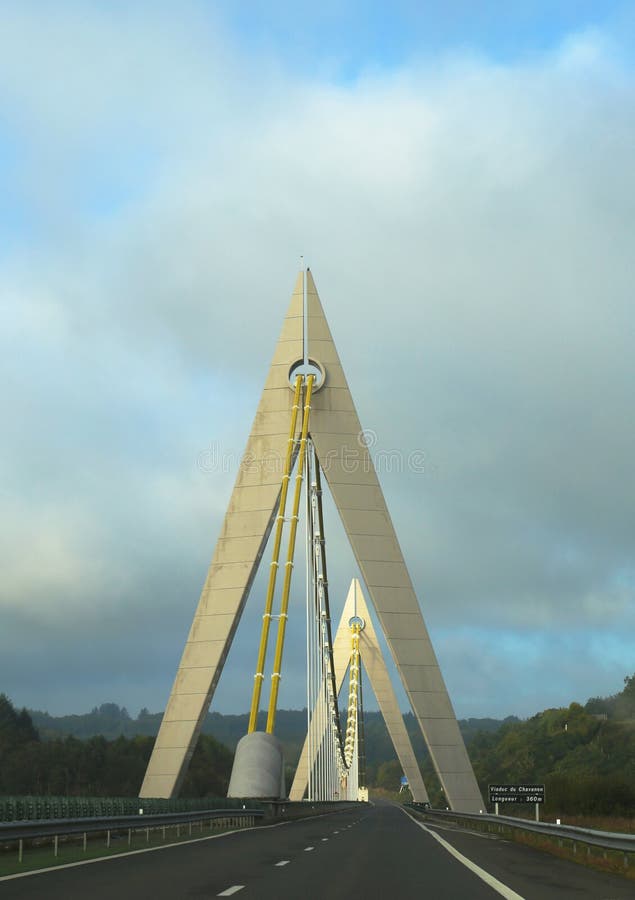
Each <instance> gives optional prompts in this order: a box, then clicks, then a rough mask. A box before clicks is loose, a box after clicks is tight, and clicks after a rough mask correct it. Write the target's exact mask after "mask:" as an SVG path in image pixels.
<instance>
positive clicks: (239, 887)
mask: <svg viewBox="0 0 635 900" xmlns="http://www.w3.org/2000/svg"><path fill="white" fill-rule="evenodd" d="M244 886H245V885H244V884H232V886H231V887H228V888H227V890H226V891H221V892H220V894H216V896H217V897H231V896H232V894H237V893H238V891H242V889H243V888H244Z"/></svg>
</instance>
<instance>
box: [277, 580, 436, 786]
mask: <svg viewBox="0 0 635 900" xmlns="http://www.w3.org/2000/svg"><path fill="white" fill-rule="evenodd" d="M354 616H358V617H359V618H361V619H362V620H363V622H364V627H363V628H362V630H361V633H360V642H359V646H360V656H361V660H362V664H363V666H364V668H365V670H366V674H367V676H368V679H369V681H370V684H371V687H372V689H373V692H374V694H375V697H376V698H377V703H378V704H379V709H380V711H381V714H382V716H383V719H384V722H385V723H386V728H387V729H388V734H389V735H390V739H391V741H392V743H393V747H394V748H395V753H396V754H397V757H398V759H399V762H400V763H401V766H402V768H403V771H404V775H405V776H406V777H407V779H408V784H409V785H410V790H411V792H412V797H413V800H415V801H416V802H417V803H428V802H429V798H428V792H427V790H426V786H425V784H424V782H423V778H422V776H421V771H420V769H419V765H418V763H417V759H416V757H415V754H414V750H413V749H412V744H411V742H410V738H409V736H408V732H407V731H406V726H405V724H404V720H403V716H402V714H401V710H400V709H399V703H398V701H397V697H396V695H395V691H394V689H393V686H392V682H391V680H390V675H389V674H388V669H387V667H386V662H385V660H384V656H383V653H382V652H381V647H380V646H379V642H378V640H377V634H376V633H375V629H374V627H373V623H372V621H371V618H370V614H369V612H368V607H367V605H366V600H365V598H364V594H363V592H362V588H361V585H360V583H359V581H358V580H357V578H353V580H352V581H351V586H350V588H349V591H348V596H347V598H346V603H345V604H344V610H343V611H342V617H341V619H340V623H339V625H338V627H337V633H336V635H335V640H334V641H333V661H334V665H335V680H336V685H337V690H338V693H339V691H340V689H341V687H342V683H343V681H344V677H345V675H346V669H347V667H348V663H349V660H350V649H351V648H350V625H349V623H350V620H351V619H352V618H353V617H354ZM314 719H316V720H317V717H314ZM321 737H322V735H319V736H318V740H317V741H315V740H314V741H312V742H311V744H312V746H314V747H315V746H318V745H319V743H320V739H321ZM308 747H309V740H308V735H307V738H306V739H305V741H304V746H303V748H302V753H301V754H300V760H299V762H298V767H297V769H296V773H295V778H294V779H293V784H292V786H291V791H290V794H289V799H290V800H302V798H303V796H304V794H305V791H306V788H307V782H308V771H309V769H308V767H309V759H308ZM314 762H315V760H311V761H310V764H311V766H313V764H314Z"/></svg>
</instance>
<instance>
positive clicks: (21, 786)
mask: <svg viewBox="0 0 635 900" xmlns="http://www.w3.org/2000/svg"><path fill="white" fill-rule="evenodd" d="M110 712H111V714H112V713H113V710H111V711H110ZM70 718H75V717H70ZM76 718H81V717H76ZM153 744H154V740H153V738H152V737H149V736H143V735H137V736H135V737H117V738H115V739H114V740H106V738H105V737H103V736H102V735H94V736H92V737H87V738H86V739H85V740H78V739H77V738H76V737H72V736H70V735H60V734H58V735H57V736H52V737H50V738H49V740H45V741H43V740H41V738H40V735H39V734H38V731H37V729H36V728H35V727H34V724H33V721H32V719H31V716H30V715H29V713H28V710H26V709H23V710H21V711H18V710H17V709H16V708H15V707H14V706H13V704H12V703H11V701H10V699H9V698H8V697H7V696H6V695H5V694H0V760H1V765H0V795H11V794H20V795H24V794H35V795H61V796H82V797H103V796H111V797H134V796H137V794H138V792H139V788H140V786H141V782H142V780H143V775H144V772H145V770H146V766H147V764H148V759H149V758H150V753H151V752H152V747H153ZM232 760H233V754H232V753H231V751H230V750H228V749H227V747H224V746H223V745H222V744H220V743H219V742H218V741H216V740H214V738H213V737H211V736H210V735H204V736H203V737H202V738H201V739H200V740H199V742H198V744H197V747H196V751H195V752H194V755H193V757H192V761H191V763H190V767H189V770H188V773H187V776H186V778H185V782H184V784H183V789H182V796H184V797H206V796H210V797H223V796H225V794H226V793H227V785H228V783H229V775H230V772H231V766H232Z"/></svg>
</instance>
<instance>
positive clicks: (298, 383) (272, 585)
mask: <svg viewBox="0 0 635 900" xmlns="http://www.w3.org/2000/svg"><path fill="white" fill-rule="evenodd" d="M301 390H302V376H301V375H298V377H297V378H296V380H295V393H294V397H293V409H292V411H291V427H290V429H289V440H288V443H287V455H286V457H285V461H284V470H283V475H282V486H281V488H280V503H279V505H278V517H277V519H276V531H275V536H274V541H273V552H272V554H271V566H270V569H269V584H268V586H267V596H266V599H265V612H264V615H263V617H262V632H261V634H260V647H259V649H258V663H257V667H256V674H255V675H254V690H253V694H252V697H251V710H250V713H249V728H248V731H249V733H250V734H251V732H252V731H255V730H256V722H257V719H258V707H259V706H260V692H261V691H262V682H263V679H264V677H265V676H264V668H265V659H266V656H267V643H268V641H269V625H270V623H271V608H272V606H273V597H274V593H275V589H276V577H277V575H278V565H279V563H278V560H279V557H280V544H281V542H282V527H283V525H284V514H285V509H286V505H287V492H288V489H289V479H290V473H291V464H292V462H293V447H294V444H295V429H296V425H297V421H298V410H299V408H300V392H301Z"/></svg>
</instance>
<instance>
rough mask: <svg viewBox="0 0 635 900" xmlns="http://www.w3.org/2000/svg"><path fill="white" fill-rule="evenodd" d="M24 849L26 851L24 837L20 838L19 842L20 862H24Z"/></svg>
mask: <svg viewBox="0 0 635 900" xmlns="http://www.w3.org/2000/svg"><path fill="white" fill-rule="evenodd" d="M23 851H24V842H23V840H22V838H20V840H19V842H18V862H19V863H21V862H22V856H23Z"/></svg>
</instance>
